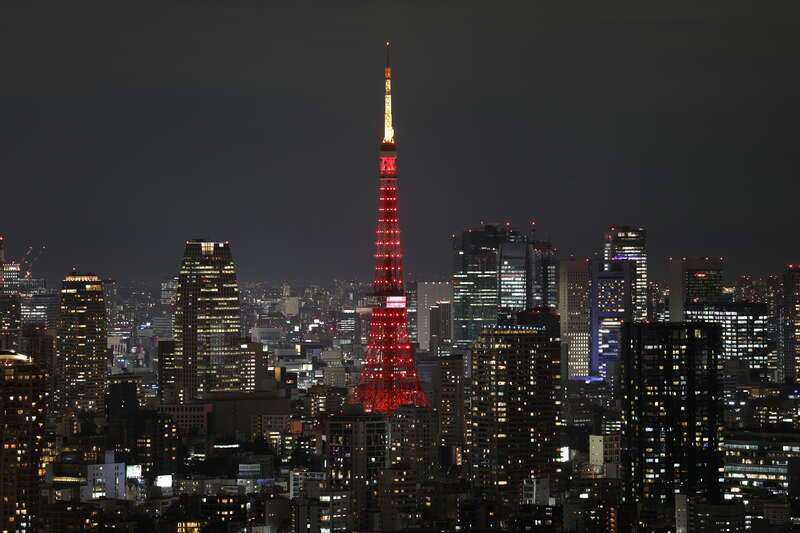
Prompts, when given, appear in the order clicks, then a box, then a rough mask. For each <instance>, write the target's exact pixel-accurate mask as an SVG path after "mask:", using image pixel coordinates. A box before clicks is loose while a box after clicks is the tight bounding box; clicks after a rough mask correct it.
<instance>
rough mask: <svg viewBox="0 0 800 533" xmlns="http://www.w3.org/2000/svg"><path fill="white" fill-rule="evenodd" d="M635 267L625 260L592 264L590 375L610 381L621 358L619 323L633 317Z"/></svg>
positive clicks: (594, 262) (620, 324)
mask: <svg viewBox="0 0 800 533" xmlns="http://www.w3.org/2000/svg"><path fill="white" fill-rule="evenodd" d="M635 266H636V264H635V263H634V262H633V261H628V260H613V261H609V262H605V261H603V262H600V261H593V262H592V263H591V271H592V283H591V290H590V304H589V306H590V316H591V326H590V332H591V340H590V344H591V352H592V356H591V366H590V373H591V374H592V375H597V376H600V377H601V378H603V379H605V380H611V381H612V382H613V381H614V379H615V376H614V375H613V372H614V366H615V365H616V363H617V362H618V361H619V356H620V334H621V333H620V332H621V328H622V324H623V323H626V322H631V321H632V320H633V318H634V314H635V302H634V297H635V283H636V281H635V280H636V273H635V271H634V269H635Z"/></svg>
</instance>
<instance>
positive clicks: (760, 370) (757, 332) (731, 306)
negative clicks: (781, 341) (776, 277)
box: [683, 302, 778, 382]
mask: <svg viewBox="0 0 800 533" xmlns="http://www.w3.org/2000/svg"><path fill="white" fill-rule="evenodd" d="M683 314H684V317H685V319H686V321H688V322H707V323H709V324H719V325H720V326H721V327H722V357H721V358H720V360H721V361H722V362H723V363H725V362H727V361H741V362H743V363H745V364H746V365H747V367H748V368H749V369H750V370H751V371H752V372H751V374H752V375H753V376H754V377H755V376H758V379H759V380H760V381H764V382H766V381H773V382H774V381H776V376H777V371H778V359H777V353H776V350H775V346H774V345H773V344H772V343H771V342H770V339H769V331H768V321H769V315H768V309H767V305H766V304H756V303H745V302H737V303H717V304H712V303H709V304H695V303H690V304H687V305H686V307H685V308H684V312H683Z"/></svg>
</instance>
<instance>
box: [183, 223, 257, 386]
mask: <svg viewBox="0 0 800 533" xmlns="http://www.w3.org/2000/svg"><path fill="white" fill-rule="evenodd" d="M240 321H241V318H240V307H239V285H238V283H237V281H236V269H235V267H234V263H233V256H232V255H231V248H230V244H229V243H228V242H212V241H207V240H203V239H200V240H190V241H186V248H185V251H184V254H183V262H182V264H181V269H180V274H179V276H178V291H177V293H176V297H175V368H176V380H177V400H178V401H179V402H187V401H189V400H191V399H192V398H194V397H195V396H197V394H199V393H203V392H214V391H236V390H239V389H240V376H239V374H238V364H239V351H240V346H241V342H240V341H241V338H240V324H241V322H240Z"/></svg>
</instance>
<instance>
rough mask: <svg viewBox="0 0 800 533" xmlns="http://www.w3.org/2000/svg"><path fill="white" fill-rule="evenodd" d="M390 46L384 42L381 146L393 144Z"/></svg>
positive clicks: (387, 42)
mask: <svg viewBox="0 0 800 533" xmlns="http://www.w3.org/2000/svg"><path fill="white" fill-rule="evenodd" d="M391 46H392V45H391V44H390V43H389V41H386V68H385V69H384V70H383V144H394V126H393V125H392V67H391V65H390V63H389V51H390V50H391Z"/></svg>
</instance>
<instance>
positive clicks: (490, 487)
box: [468, 308, 562, 505]
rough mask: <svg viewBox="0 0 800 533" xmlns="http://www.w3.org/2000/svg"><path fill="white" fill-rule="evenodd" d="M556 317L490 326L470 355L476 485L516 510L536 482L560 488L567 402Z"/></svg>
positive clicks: (517, 318) (542, 314)
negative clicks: (559, 429)
mask: <svg viewBox="0 0 800 533" xmlns="http://www.w3.org/2000/svg"><path fill="white" fill-rule="evenodd" d="M558 320H559V319H558V316H557V315H556V314H555V313H553V312H552V311H551V310H548V309H546V308H543V309H537V310H532V311H523V312H520V313H517V314H513V315H510V318H509V319H508V320H506V319H504V320H503V321H501V322H500V323H499V324H497V325H496V326H494V327H491V328H486V329H485V330H484V331H483V333H481V335H480V336H479V337H478V340H477V341H475V346H474V353H473V356H472V391H473V396H472V405H471V412H470V415H469V417H470V425H471V431H470V434H469V439H470V442H469V443H468V446H469V457H470V462H471V464H470V470H471V477H472V480H473V483H474V484H475V486H476V488H478V489H480V490H481V491H482V492H484V493H486V494H491V495H496V496H497V497H499V499H500V500H501V501H503V502H504V503H507V504H511V505H518V504H521V503H522V494H523V487H524V486H525V485H526V483H527V484H531V483H533V480H534V479H543V478H549V479H550V482H551V483H553V484H555V483H556V473H557V469H558V468H557V467H558V465H557V463H556V458H557V455H558V453H557V452H558V447H559V443H558V439H557V425H558V423H559V411H560V405H561V397H562V393H561V375H560V368H561V341H560V339H559V331H558V330H559V325H558Z"/></svg>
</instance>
